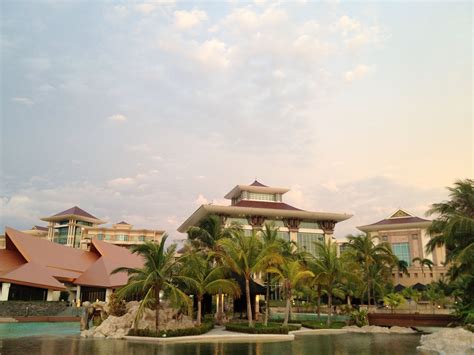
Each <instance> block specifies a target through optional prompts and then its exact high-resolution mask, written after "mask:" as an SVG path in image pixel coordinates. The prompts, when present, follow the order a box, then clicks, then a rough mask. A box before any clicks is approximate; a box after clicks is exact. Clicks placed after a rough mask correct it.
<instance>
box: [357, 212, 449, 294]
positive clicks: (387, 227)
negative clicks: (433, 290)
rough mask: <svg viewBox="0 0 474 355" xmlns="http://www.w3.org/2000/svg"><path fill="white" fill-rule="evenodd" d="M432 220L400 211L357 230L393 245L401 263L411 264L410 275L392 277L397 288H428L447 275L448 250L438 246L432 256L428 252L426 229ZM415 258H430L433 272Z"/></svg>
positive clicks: (398, 274)
mask: <svg viewBox="0 0 474 355" xmlns="http://www.w3.org/2000/svg"><path fill="white" fill-rule="evenodd" d="M431 223H432V221H430V220H427V219H423V218H420V217H417V216H414V215H412V214H410V213H408V212H407V211H405V210H402V209H399V210H397V211H395V212H394V213H393V214H392V215H390V216H389V217H387V218H385V219H383V220H381V221H378V222H376V223H372V224H368V225H365V226H360V227H357V228H358V229H359V230H361V231H362V232H365V233H367V234H369V235H371V236H374V237H378V239H379V240H380V241H381V242H387V243H389V244H390V245H391V247H392V251H393V253H394V254H395V255H396V256H397V257H398V259H399V260H404V261H406V263H407V264H408V274H404V273H401V272H397V270H396V269H394V271H395V272H394V273H393V275H392V276H393V278H394V284H395V285H396V286H398V285H401V286H403V287H409V286H414V285H416V284H421V285H427V284H429V283H431V282H433V281H438V280H439V279H441V278H442V277H444V276H445V275H446V272H447V268H446V266H444V262H445V261H446V250H445V248H444V246H442V247H437V248H436V249H435V250H434V251H433V252H432V253H431V252H427V251H426V245H427V244H428V241H429V240H430V236H429V234H428V232H427V228H428V227H429V226H430V225H431ZM414 258H421V259H429V260H431V261H432V262H433V267H432V270H429V268H428V267H426V266H425V267H423V268H422V267H421V266H420V265H419V262H413V259H414Z"/></svg>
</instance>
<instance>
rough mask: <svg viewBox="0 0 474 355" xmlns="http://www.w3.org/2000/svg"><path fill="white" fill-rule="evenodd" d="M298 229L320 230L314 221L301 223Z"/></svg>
mask: <svg viewBox="0 0 474 355" xmlns="http://www.w3.org/2000/svg"><path fill="white" fill-rule="evenodd" d="M299 227H300V228H308V229H321V227H320V226H319V223H318V222H315V221H302V222H301V223H300V226H299Z"/></svg>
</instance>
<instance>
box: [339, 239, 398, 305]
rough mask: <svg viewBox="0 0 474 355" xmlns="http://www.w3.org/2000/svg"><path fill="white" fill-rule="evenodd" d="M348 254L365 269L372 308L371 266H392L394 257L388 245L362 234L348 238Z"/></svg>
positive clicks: (368, 301)
mask: <svg viewBox="0 0 474 355" xmlns="http://www.w3.org/2000/svg"><path fill="white" fill-rule="evenodd" d="M347 239H348V240H349V244H348V252H349V253H351V255H352V256H353V257H354V260H355V261H357V262H359V263H360V265H361V266H362V268H363V272H364V277H365V279H366V283H367V285H366V287H367V304H368V305H369V306H370V299H371V289H372V288H373V285H372V276H371V266H372V265H376V264H381V265H391V264H393V260H394V255H393V253H392V250H391V248H390V245H389V244H388V243H378V244H376V243H375V242H374V241H375V240H376V239H377V238H376V237H372V236H371V235H370V234H362V235H358V236H352V235H350V236H348V237H347Z"/></svg>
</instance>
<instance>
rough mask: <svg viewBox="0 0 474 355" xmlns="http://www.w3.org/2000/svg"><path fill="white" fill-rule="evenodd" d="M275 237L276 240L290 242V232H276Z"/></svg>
mask: <svg viewBox="0 0 474 355" xmlns="http://www.w3.org/2000/svg"><path fill="white" fill-rule="evenodd" d="M277 236H278V238H281V239H283V240H285V241H287V242H289V241H290V232H282V231H278V232H277Z"/></svg>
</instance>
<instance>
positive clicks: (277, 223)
mask: <svg viewBox="0 0 474 355" xmlns="http://www.w3.org/2000/svg"><path fill="white" fill-rule="evenodd" d="M264 224H269V225H272V224H273V226H275V227H284V226H285V223H283V221H282V220H280V219H277V220H274V219H267V220H266V221H265V223H264Z"/></svg>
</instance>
